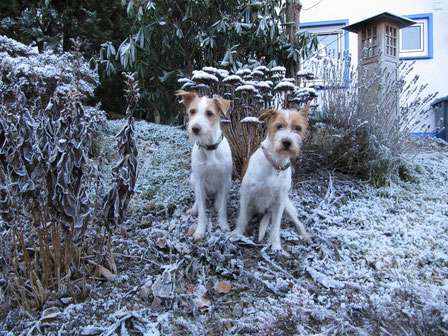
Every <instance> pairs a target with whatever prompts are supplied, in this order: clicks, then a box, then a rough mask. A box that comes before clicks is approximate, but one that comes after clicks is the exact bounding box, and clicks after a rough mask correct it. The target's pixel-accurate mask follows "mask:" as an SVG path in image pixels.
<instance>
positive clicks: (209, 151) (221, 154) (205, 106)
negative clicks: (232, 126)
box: [176, 91, 232, 240]
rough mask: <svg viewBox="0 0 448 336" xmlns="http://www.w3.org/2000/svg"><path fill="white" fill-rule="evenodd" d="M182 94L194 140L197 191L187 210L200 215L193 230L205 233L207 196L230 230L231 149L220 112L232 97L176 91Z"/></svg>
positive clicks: (221, 222) (193, 179) (198, 234)
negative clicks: (228, 200)
mask: <svg viewBox="0 0 448 336" xmlns="http://www.w3.org/2000/svg"><path fill="white" fill-rule="evenodd" d="M176 95H177V96H181V97H182V102H183V103H184V105H185V107H186V109H187V114H188V125H187V130H188V134H189V137H190V141H191V142H193V143H194V145H193V150H192V153H191V184H192V187H193V190H194V193H195V201H194V205H193V207H192V208H191V209H190V210H188V212H187V213H189V214H191V215H193V216H196V215H198V224H197V226H196V230H195V232H194V234H193V238H194V239H195V240H198V239H201V238H203V237H204V235H205V231H206V228H207V224H208V219H207V216H206V212H205V205H206V199H207V198H214V200H215V208H216V210H217V211H218V224H219V227H220V228H221V230H223V231H229V230H230V229H229V224H228V222H227V198H228V195H229V190H230V184H231V179H232V153H231V151H230V146H229V143H228V141H227V139H226V138H225V137H224V134H223V132H222V131H221V127H220V116H221V114H223V115H226V114H227V111H228V110H229V107H230V100H226V99H222V98H217V97H214V98H207V97H198V95H197V94H196V93H192V92H186V91H177V92H176Z"/></svg>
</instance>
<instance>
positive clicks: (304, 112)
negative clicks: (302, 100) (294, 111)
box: [298, 100, 311, 118]
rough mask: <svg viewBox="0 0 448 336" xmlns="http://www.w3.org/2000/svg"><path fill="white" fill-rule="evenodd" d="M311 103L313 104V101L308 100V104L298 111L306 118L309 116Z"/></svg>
mask: <svg viewBox="0 0 448 336" xmlns="http://www.w3.org/2000/svg"><path fill="white" fill-rule="evenodd" d="M310 105H311V101H310V100H308V101H307V102H306V106H305V107H304V108H303V109H301V110H300V111H298V112H299V113H300V114H301V115H303V116H304V117H305V118H308V114H309V113H310Z"/></svg>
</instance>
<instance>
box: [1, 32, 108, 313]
mask: <svg viewBox="0 0 448 336" xmlns="http://www.w3.org/2000/svg"><path fill="white" fill-rule="evenodd" d="M3 42H5V43H3ZM0 50H6V51H2V52H1V53H2V56H4V58H3V62H2V63H1V64H0V73H1V82H0V84H1V88H2V100H1V104H0V182H1V183H0V205H1V206H0V209H1V210H0V215H1V218H2V221H1V222H0V223H1V225H2V228H3V229H4V233H3V236H2V240H1V246H0V253H1V255H0V263H1V264H0V266H1V268H2V275H1V277H2V278H1V281H0V284H1V286H2V287H3V288H2V292H5V293H7V298H8V299H9V301H10V302H11V303H12V304H15V305H20V306H22V307H24V308H26V309H31V308H34V307H40V306H42V305H43V303H44V302H45V301H46V300H47V299H48V298H49V297H50V296H51V295H52V293H57V295H71V296H73V297H75V298H80V297H82V296H83V295H85V294H86V291H87V287H86V279H87V278H88V277H89V275H91V274H93V273H95V272H96V271H97V270H98V268H97V267H96V265H98V264H99V263H102V262H104V260H105V259H107V256H108V254H107V253H104V252H105V251H103V249H106V248H107V245H106V244H105V236H103V235H100V234H96V235H95V234H90V231H92V230H93V231H94V230H95V229H96V226H95V225H94V224H95V217H94V216H93V215H94V213H93V212H92V209H91V203H92V199H91V197H90V195H91V190H93V189H94V183H95V179H98V174H97V173H96V169H95V166H94V165H93V164H92V162H91V160H89V158H88V154H89V152H91V151H92V140H93V139H92V134H93V133H95V132H96V131H98V128H99V125H98V124H99V123H100V121H101V120H103V117H104V115H103V113H102V112H101V111H99V110H98V108H92V107H90V108H86V107H85V106H83V105H82V102H81V99H82V98H83V97H86V96H87V95H91V94H92V93H93V89H94V84H92V83H90V82H89V83H90V84H88V83H87V82H88V81H85V80H84V79H83V78H84V76H87V77H88V78H90V79H94V78H96V77H95V74H94V73H93V72H92V71H91V70H88V67H87V65H86V64H85V62H83V60H82V57H81V55H80V53H79V46H77V50H76V51H75V53H73V54H71V55H70V56H67V55H65V56H64V55H63V56H62V57H61V58H60V61H58V59H57V58H56V57H54V58H53V56H52V55H41V56H40V57H38V56H36V55H34V54H32V53H29V50H27V48H26V47H25V46H23V45H21V44H19V43H17V42H15V41H12V40H9V39H3V40H2V44H1V47H0ZM24 50H25V56H23V58H15V57H14V55H16V54H19V53H23V52H24ZM49 59H50V60H53V61H54V62H55V63H54V64H52V63H51V62H50V63H49V64H48V63H45V62H46V61H47V60H49ZM70 60H71V61H70ZM42 62H43V63H44V64H42ZM58 62H59V63H58ZM67 62H68V63H67ZM20 69H22V70H23V69H26V71H25V70H23V71H22V70H20ZM39 69H41V70H42V71H41V70H39ZM93 83H96V82H95V80H93ZM90 85H93V86H92V87H90ZM41 96H42V98H41ZM47 99H48V101H47V104H46V105H43V104H42V103H43V102H44V101H46V100H47ZM88 227H89V228H91V229H92V230H87V228H88ZM89 256H90V257H89ZM91 256H95V257H97V259H96V260H91V258H92V257H91ZM89 258H90V259H89ZM101 258H103V259H101Z"/></svg>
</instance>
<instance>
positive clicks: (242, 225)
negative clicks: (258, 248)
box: [231, 192, 250, 236]
mask: <svg viewBox="0 0 448 336" xmlns="http://www.w3.org/2000/svg"><path fill="white" fill-rule="evenodd" d="M249 219H250V211H249V197H248V196H247V193H245V192H242V193H240V213H239V215H238V221H237V222H236V228H235V229H234V230H233V231H232V232H231V234H232V235H236V236H237V235H244V231H246V226H247V221H248V220H249Z"/></svg>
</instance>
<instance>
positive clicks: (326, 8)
mask: <svg viewBox="0 0 448 336" xmlns="http://www.w3.org/2000/svg"><path fill="white" fill-rule="evenodd" d="M302 4H303V8H302V11H301V13H300V21H301V22H302V23H308V22H322V21H335V20H348V24H352V23H356V22H358V21H362V20H364V19H367V18H369V17H371V16H374V15H377V14H380V13H382V12H390V13H392V14H395V15H403V16H406V15H414V14H426V13H432V19H433V31H432V43H433V56H432V58H429V59H417V60H416V61H415V65H414V73H415V74H418V75H419V76H420V80H419V83H420V84H426V83H427V84H428V88H427V91H426V92H428V93H429V92H436V91H437V92H439V95H438V96H439V97H441V96H448V0H395V1H391V0H376V1H359V0H323V1H321V2H320V3H319V0H302ZM314 5H315V6H314ZM313 6H314V7H313ZM304 29H305V28H304ZM347 34H349V36H348V44H349V50H350V52H351V53H352V60H353V61H354V62H357V60H358V49H357V41H358V35H357V34H354V33H349V32H347ZM433 127H435V126H434V124H433Z"/></svg>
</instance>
